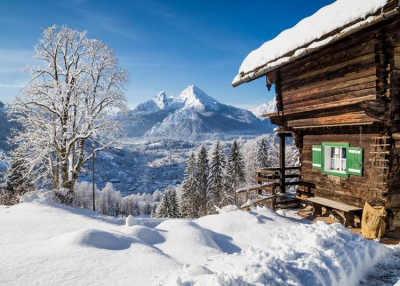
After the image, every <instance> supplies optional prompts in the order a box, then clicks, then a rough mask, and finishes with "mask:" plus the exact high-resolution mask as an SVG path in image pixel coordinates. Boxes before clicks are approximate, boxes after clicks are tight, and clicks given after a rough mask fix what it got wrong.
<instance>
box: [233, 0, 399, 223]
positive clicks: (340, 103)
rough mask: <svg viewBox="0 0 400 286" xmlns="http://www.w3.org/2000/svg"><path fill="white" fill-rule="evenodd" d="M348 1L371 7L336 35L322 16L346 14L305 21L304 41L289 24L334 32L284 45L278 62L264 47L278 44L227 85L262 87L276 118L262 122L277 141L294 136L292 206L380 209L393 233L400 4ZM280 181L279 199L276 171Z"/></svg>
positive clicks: (396, 211) (396, 190) (379, 0)
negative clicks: (260, 82)
mask: <svg viewBox="0 0 400 286" xmlns="http://www.w3.org/2000/svg"><path fill="white" fill-rule="evenodd" d="M340 2H345V1H340ZM348 2H349V3H350V2H352V3H351V4H352V5H353V6H354V5H359V7H352V9H354V11H357V9H359V10H362V9H364V8H365V5H367V4H366V3H367V2H368V3H369V2H375V3H373V4H375V5H374V6H371V7H369V10H368V9H367V8H368V7H367V8H365V9H364V10H363V11H362V12H360V13H361V14H360V15H358V16H357V15H354V14H356V13H353V14H352V15H350V16H349V17H347V21H344V22H342V23H337V25H336V26H334V25H330V26H329V25H326V23H324V22H323V21H324V20H321V19H323V17H321V13H322V12H324V13H327V12H328V13H329V9H332V13H334V12H335V13H336V12H337V10H338V9H343V13H346V11H345V10H344V9H345V8H346V7H345V6H343V5H342V7H340V5H339V4H337V3H334V4H332V5H330V6H327V7H325V8H326V9H325V11H322V12H321V11H318V12H317V13H316V14H314V15H313V16H311V17H309V18H307V19H305V21H308V22H307V23H309V30H306V31H307V32H304V29H303V31H301V29H302V27H299V25H297V26H295V27H294V28H292V29H291V30H292V31H289V33H296V32H297V33H301V32H303V33H308V32H309V33H313V32H315V31H314V30H315V29H318V27H314V26H318V25H320V26H324V25H325V26H329V27H331V28H332V26H333V30H332V29H331V30H329V32H327V33H325V34H323V35H322V36H319V37H318V38H313V35H311V36H310V35H307V34H306V35H304V36H305V38H307V39H309V41H308V42H306V43H303V42H301V41H299V44H298V45H297V46H296V43H291V47H288V50H287V51H286V52H285V53H284V54H279V55H278V56H277V57H272V58H271V56H269V55H268V53H269V52H268V47H269V49H272V50H273V49H274V42H276V43H277V44H279V45H280V44H281V43H280V42H279V39H278V38H279V37H281V35H280V36H278V37H277V38H276V39H274V40H271V41H270V42H268V43H266V44H264V46H263V47H261V48H260V49H259V50H257V51H255V52H253V53H252V54H250V55H249V57H252V58H251V64H250V65H249V64H248V63H247V64H246V60H247V59H246V60H245V62H244V63H243V64H242V67H243V66H245V67H246V66H247V70H246V69H242V68H241V70H240V72H239V74H238V76H237V77H236V78H235V79H234V81H233V83H232V84H233V86H234V87H236V86H238V85H240V84H242V83H245V82H250V81H253V80H256V79H259V78H264V80H265V81H266V86H267V88H268V89H269V88H270V87H271V86H272V85H275V93H276V101H277V111H276V112H275V113H273V114H266V115H265V117H269V118H270V120H271V122H272V123H274V124H276V125H278V126H279V128H278V132H279V133H280V136H281V139H282V140H283V141H284V138H285V137H286V136H293V139H294V140H295V143H296V146H297V147H298V148H299V150H300V163H301V166H300V170H299V178H300V179H299V182H303V185H302V184H300V183H299V184H298V185H297V197H299V198H301V199H303V200H307V199H308V198H310V197H312V198H314V200H318V199H321V201H325V202H328V203H327V204H329V202H337V203H339V204H341V205H345V206H350V207H354V209H355V210H356V209H358V208H363V206H364V204H365V202H368V203H370V204H371V205H375V206H385V208H386V209H387V212H388V220H389V224H390V227H391V228H392V229H393V228H394V227H400V212H399V211H400V163H399V155H400V10H399V1H393V0H387V1H382V0H376V1H362V0H349V1H348ZM342 4H343V3H342ZM334 5H336V6H334ZM335 9H336V10H335ZM349 9H350V8H349ZM333 10H334V11H333ZM318 13H320V14H319V15H318ZM362 13H363V14H362ZM329 20H330V19H327V21H329ZM312 21H314V23H313V22H312ZM315 21H317V22H315ZM318 21H319V22H318ZM307 23H306V24H307ZM300 26H301V25H300ZM303 26H304V22H303ZM329 27H328V28H329ZM303 28H304V27H303ZM328 28H326V29H328ZM317 32H318V31H317ZM317 32H315V34H316V35H318V33H317ZM283 36H285V35H283ZM286 36H288V35H286ZM306 36H307V37H306ZM293 47H294V48H293ZM273 52H275V54H276V51H273ZM263 53H264V55H263ZM257 54H258V56H259V57H260V59H261V60H260V61H259V63H258V64H257V60H256V61H255V60H254V59H255V58H254V56H255V55H256V56H257ZM266 59H267V60H266ZM255 62H256V64H254V63H255ZM249 66H250V68H248V67H249ZM281 148H284V144H281ZM283 157H284V152H283ZM281 173H282V174H281V178H282V176H283V182H281V188H283V189H281V191H282V192H284V191H285V178H284V175H285V170H284V166H283V171H282V166H281ZM307 184H308V185H307ZM310 184H312V185H313V187H312V188H310ZM312 200H313V199H311V201H312ZM322 205H323V204H322Z"/></svg>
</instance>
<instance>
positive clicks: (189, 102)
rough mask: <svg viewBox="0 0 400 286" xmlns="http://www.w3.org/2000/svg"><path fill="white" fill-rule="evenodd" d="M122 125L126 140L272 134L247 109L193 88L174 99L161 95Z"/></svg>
mask: <svg viewBox="0 0 400 286" xmlns="http://www.w3.org/2000/svg"><path fill="white" fill-rule="evenodd" d="M119 119H120V120H121V117H119ZM122 124H123V127H124V129H125V132H126V134H127V135H128V137H143V138H147V139H175V140H204V139H216V138H220V139H223V138H227V137H232V136H235V137H237V136H242V135H260V134H264V133H267V132H271V131H272V126H271V124H269V122H266V121H265V122H263V121H261V120H260V119H259V118H257V117H256V116H255V115H254V114H253V113H252V112H250V111H248V110H244V109H241V108H237V107H234V106H230V105H226V104H223V103H220V102H218V101H217V100H216V99H214V98H212V97H211V96H209V95H207V94H206V93H205V92H204V91H202V90H201V89H200V88H198V87H196V86H194V85H190V86H188V87H187V88H186V89H185V90H183V91H182V92H181V94H180V95H178V96H177V97H172V96H167V95H166V94H165V92H160V93H159V94H158V95H157V96H156V97H155V98H154V99H152V100H149V101H147V102H144V103H142V104H139V105H138V106H137V107H136V108H135V109H134V110H132V111H130V112H129V115H128V119H127V120H126V121H123V123H122Z"/></svg>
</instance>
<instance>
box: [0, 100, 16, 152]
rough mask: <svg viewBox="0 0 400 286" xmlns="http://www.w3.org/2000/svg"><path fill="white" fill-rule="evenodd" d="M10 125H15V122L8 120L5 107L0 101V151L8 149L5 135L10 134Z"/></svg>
mask: <svg viewBox="0 0 400 286" xmlns="http://www.w3.org/2000/svg"><path fill="white" fill-rule="evenodd" d="M12 127H15V124H14V123H13V122H10V121H9V120H8V117H7V114H6V108H5V106H4V104H3V103H2V102H1V101H0V151H2V150H3V151H7V150H8V149H9V147H10V146H9V145H8V143H7V137H9V136H10V134H11V128H12Z"/></svg>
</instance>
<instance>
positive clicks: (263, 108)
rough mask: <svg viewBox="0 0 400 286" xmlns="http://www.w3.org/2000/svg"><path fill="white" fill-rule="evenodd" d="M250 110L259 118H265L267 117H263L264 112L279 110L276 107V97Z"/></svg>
mask: <svg viewBox="0 0 400 286" xmlns="http://www.w3.org/2000/svg"><path fill="white" fill-rule="evenodd" d="M250 111H251V112H252V113H253V114H254V115H255V116H256V117H257V118H259V119H261V120H265V119H267V118H264V117H262V116H263V115H264V114H268V113H273V112H276V111H277V108H276V97H274V98H273V99H271V100H270V101H268V102H267V103H263V104H261V105H260V106H257V107H255V108H252V109H250Z"/></svg>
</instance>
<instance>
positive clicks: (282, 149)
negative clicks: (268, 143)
mask: <svg viewBox="0 0 400 286" xmlns="http://www.w3.org/2000/svg"><path fill="white" fill-rule="evenodd" d="M278 136H279V165H280V166H279V167H280V177H281V178H280V182H279V183H280V189H281V193H285V192H286V170H285V153H286V152H285V149H286V136H285V133H279V134H278Z"/></svg>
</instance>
